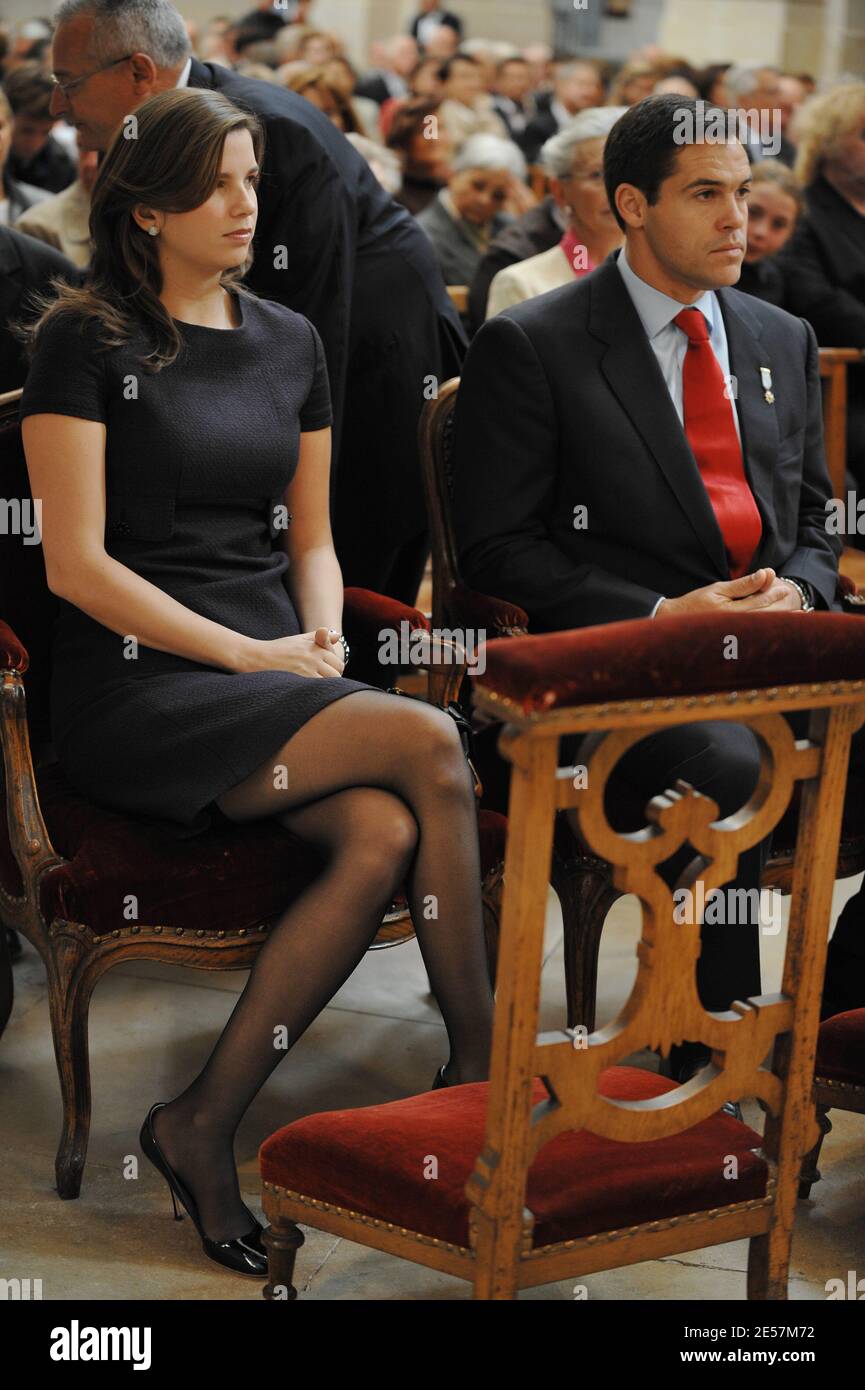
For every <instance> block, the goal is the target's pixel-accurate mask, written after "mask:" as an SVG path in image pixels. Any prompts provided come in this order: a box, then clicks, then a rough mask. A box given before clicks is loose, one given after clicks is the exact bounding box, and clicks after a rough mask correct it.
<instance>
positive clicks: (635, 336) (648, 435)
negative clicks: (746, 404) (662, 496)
mask: <svg viewBox="0 0 865 1390" xmlns="http://www.w3.org/2000/svg"><path fill="white" fill-rule="evenodd" d="M591 285H592V303H591V309H590V315H589V331H590V332H591V333H592V334H593V335H594V336H595V337H596V338H599V339H601V340H602V341H603V342H604V343H606V345H607V347H606V351H605V353H604V355H603V357H602V359H601V363H600V366H601V371H602V373H603V375H604V377H605V378H606V380H607V382H608V384H609V386H610V388H611V390H612V391H613V393H614V394H615V396H616V398H617V399H618V401H619V404H620V405H621V407H622V409H623V410H624V412H625V414H626V415H627V416H628V417H629V418H630V420H631V422H632V423H633V425H634V426H635V428H636V429H637V430H638V431H639V433H640V435H641V436H642V439H643V441H644V443H645V445H646V447H647V448H648V450H649V452H650V453H651V455H652V457H653V458H654V460H655V463H656V464H657V465H658V467H659V468H660V470H661V472H662V473H663V474H664V476H665V477H666V479H667V482H668V483H669V485H670V488H671V490H672V492H673V495H674V496H675V498H676V500H677V502H678V503H679V506H680V507H681V509H682V511H683V512H684V515H685V518H686V519H687V522H688V524H689V525H690V526H691V528H692V529H693V531H694V533H695V535H696V537H697V539H698V540H699V542H700V544H701V545H702V547H703V549H704V550H705V552H706V554H707V555H708V557H709V559H710V560H711V562H712V565H713V566H714V568H715V569H716V570H717V572H718V575H719V577H721V578H723V579H726V578H728V577H729V566H728V563H727V555H726V551H725V549H724V541H723V537H722V536H721V530H720V527H719V526H718V522H717V520H716V518H715V513H714V511H713V509H712V504H711V502H710V501H709V495H708V493H707V492H706V489H705V487H704V486H703V480H702V478H701V477H700V470H699V468H698V467H697V461H696V459H695V458H694V455H693V453H692V452H691V448H690V445H689V444H688V439H687V436H686V434H685V431H684V430H683V429H682V425H681V422H680V420H679V417H678V415H677V414H676V408H675V406H674V405H673V402H672V400H671V399H670V393H669V391H668V390H667V384H666V382H665V381H664V377H663V374H662V372H661V368H660V367H659V365H658V360H657V358H656V357H655V354H654V352H653V351H652V349H651V347H650V346H649V341H648V339H647V337H646V333H645V330H644V328H643V325H642V323H641V321H640V318H639V315H638V314H637V311H636V309H635V308H634V305H633V303H632V301H631V296H630V295H629V294H628V291H627V289H626V287H625V283H624V281H623V280H622V277H621V275H620V274H619V271H618V269H617V268H616V264H615V260H614V259H608V260H607V261H606V262H605V263H604V265H603V266H600V267H599V268H598V270H596V271H595V272H594V273H593V275H592V276H591Z"/></svg>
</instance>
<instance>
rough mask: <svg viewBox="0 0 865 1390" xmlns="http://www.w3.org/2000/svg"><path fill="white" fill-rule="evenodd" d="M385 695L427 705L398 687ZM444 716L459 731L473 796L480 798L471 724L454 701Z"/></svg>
mask: <svg viewBox="0 0 865 1390" xmlns="http://www.w3.org/2000/svg"><path fill="white" fill-rule="evenodd" d="M387 693H388V695H402V696H403V698H404V699H406V700H420V701H421V703H422V704H428V703H429V701H428V700H424V698H423V696H422V695H412V694H410V693H409V691H408V690H400V688H399V686H397V685H391V686H388V690H387ZM445 714H449V715H450V717H451V719H452V720H453V721H454V723H455V724H456V726H457V730H458V731H459V736H460V743H461V744H462V746H463V753H464V754H465V758H466V762H467V763H468V765H469V771H470V772H471V774H472V778H473V780H474V784H475V796H477V797H481V796H483V793H484V784H483V782H482V781H481V779H480V777H479V776H478V770H477V768H476V766H475V763H474V756H475V748H474V729H473V728H472V726H471V724H470V723H469V721H468V719H467V718H466V716H465V712H464V711H463V710H462V709H461V707H460V706H459V705H458V704H457V702H456V700H451V702H450V704H449V705H447V706H446V708H445Z"/></svg>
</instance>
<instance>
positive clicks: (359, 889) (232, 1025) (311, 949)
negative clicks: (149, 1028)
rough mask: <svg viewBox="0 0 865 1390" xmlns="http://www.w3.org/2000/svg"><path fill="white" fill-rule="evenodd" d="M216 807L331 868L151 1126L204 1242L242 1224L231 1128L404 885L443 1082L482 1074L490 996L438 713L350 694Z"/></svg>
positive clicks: (471, 855) (472, 822) (457, 789)
mask: <svg viewBox="0 0 865 1390" xmlns="http://www.w3.org/2000/svg"><path fill="white" fill-rule="evenodd" d="M324 679H327V678H324ZM218 804H219V806H220V807H221V809H222V810H223V811H224V813H225V814H226V815H227V816H229V817H230V818H231V819H232V820H238V821H241V820H252V819H258V818H260V817H263V816H277V817H278V818H279V819H280V820H281V821H282V823H283V824H284V825H285V826H286V827H287V828H288V829H289V830H292V831H293V832H295V833H296V834H297V835H299V836H300V837H301V838H303V839H306V840H308V841H309V842H311V843H312V844H314V845H315V846H316V847H317V848H319V849H320V850H322V851H323V852H324V855H325V858H326V867H325V869H324V870H323V872H322V873H321V874H320V875H319V876H318V877H317V878H316V880H315V882H314V883H312V884H311V886H310V887H309V888H308V889H306V891H305V892H304V893H303V894H302V895H301V896H300V897H299V898H297V899H296V900H295V901H294V902H293V903H292V905H291V907H290V908H288V910H287V911H286V912H285V914H284V915H283V916H282V918H280V920H279V921H278V922H277V923H276V925H275V926H274V927H272V928H271V930H270V933H269V935H268V938H267V940H266V941H265V943H264V945H263V946H262V947H261V950H260V951H259V953H258V955H257V957H256V960H255V964H254V966H253V968H252V970H251V971H250V975H249V979H248V981H247V983H246V986H245V988H244V990H243V993H242V994H241V996H240V998H239V999H238V1001H237V1004H236V1006H235V1008H234V1011H233V1013H232V1015H231V1017H230V1019H229V1020H228V1023H227V1024H226V1027H225V1029H224V1031H223V1033H222V1035H221V1036H220V1038H219V1041H218V1042H217V1044H216V1046H215V1048H214V1050H213V1052H212V1053H211V1056H210V1057H209V1059H208V1061H207V1063H206V1064H205V1067H204V1069H203V1071H202V1072H201V1073H200V1075H199V1076H197V1077H196V1078H195V1080H194V1081H193V1082H192V1083H191V1085H190V1086H188V1087H187V1089H186V1090H185V1091H184V1092H183V1093H182V1094H181V1095H180V1096H178V1097H177V1098H176V1099H175V1100H173V1101H171V1102H169V1104H168V1105H167V1106H166V1107H165V1108H164V1109H162V1110H159V1111H158V1112H157V1114H156V1117H155V1121H154V1130H155V1133H156V1137H157V1140H158V1141H159V1144H160V1146H161V1147H162V1149H163V1152H164V1153H165V1155H166V1157H167V1159H168V1161H169V1162H170V1163H171V1164H172V1165H173V1166H174V1167H175V1168H176V1170H177V1172H178V1174H179V1175H180V1177H181V1179H182V1180H183V1181H184V1182H185V1184H186V1186H187V1187H188V1188H189V1189H190V1191H191V1193H192V1195H193V1196H194V1198H195V1200H196V1201H197V1203H198V1206H199V1213H200V1216H201V1222H202V1225H203V1227H204V1230H205V1232H206V1234H207V1235H208V1236H210V1238H211V1239H212V1240H230V1239H233V1238H234V1237H236V1236H240V1235H243V1234H244V1233H245V1232H247V1231H248V1230H249V1229H250V1228H251V1226H252V1216H251V1215H250V1213H249V1211H248V1209H247V1208H246V1207H245V1206H244V1205H243V1202H242V1201H241V1196H240V1189H239V1185H238V1180H237V1170H236V1167H235V1163H234V1152H233V1144H234V1134H235V1131H236V1129H237V1126H238V1124H239V1122H240V1120H241V1118H242V1116H243V1115H244V1113H245V1111H246V1110H247V1108H248V1106H249V1105H250V1103H251V1101H252V1100H253V1098H254V1097H255V1096H256V1094H257V1093H258V1091H259V1090H260V1089H261V1087H262V1086H263V1084H264V1082H265V1081H266V1080H267V1077H268V1076H269V1075H270V1073H271V1072H272V1071H273V1070H274V1068H275V1067H276V1066H277V1064H278V1063H279V1062H280V1060H281V1059H282V1058H283V1057H284V1056H285V1052H286V1051H287V1049H288V1048H290V1047H291V1046H292V1045H293V1044H294V1043H295V1042H296V1040H297V1039H298V1038H299V1037H300V1036H301V1034H302V1033H303V1032H304V1030H305V1029H306V1028H307V1027H308V1026H309V1024H310V1023H311V1022H312V1021H313V1019H314V1018H315V1017H316V1016H317V1014H319V1013H320V1012H321V1010H322V1009H323V1008H324V1006H325V1005H326V1004H327V1002H328V1001H329V1000H330V999H331V998H332V996H333V995H334V994H335V993H336V991H337V990H338V989H339V987H340V985H341V984H342V983H343V981H344V980H345V979H346V978H347V977H348V976H349V975H350V974H351V972H352V971H353V970H354V968H355V966H356V965H357V964H358V962H359V961H360V960H361V958H362V957H363V954H364V952H365V951H366V950H367V948H368V946H369V945H370V943H371V942H372V940H373V938H374V937H375V934H376V932H377V930H378V927H379V925H380V922H381V917H382V914H383V913H384V912H385V911H386V910H387V908H388V906H389V904H390V902H391V899H392V897H393V895H394V893H395V892H396V891H397V890H398V889H399V888H400V887H401V886H402V885H403V884H404V885H405V887H406V891H407V893H408V899H409V906H410V908H411V912H412V920H413V923H414V926H415V930H416V933H417V938H418V943H419V945H420V949H421V952H422V955H423V959H424V964H425V965H426V969H427V973H428V975H429V979H430V985H431V987H432V991H433V993H434V995H435V997H436V1000H437V1002H438V1005H439V1008H440V1009H441V1013H442V1017H443V1019H444V1022H445V1026H446V1028H447V1032H448V1039H449V1043H450V1059H449V1062H448V1065H447V1067H446V1070H445V1076H446V1079H447V1080H448V1082H451V1083H458V1082H463V1081H476V1080H482V1079H484V1078H485V1077H486V1076H487V1074H488V1065H489V1046H490V1037H491V1029H492V991H491V988H490V983H489V977H488V974H487V966H486V956H485V952H484V941H483V925H482V907H481V893H480V864H479V857H478V843H477V828H476V827H477V816H476V810H475V799H474V794H473V790H472V783H471V778H470V775H469V771H468V768H467V765H466V762H465V758H464V756H463V752H462V747H461V745H460V741H459V737H458V735H457V733H456V730H455V727H454V725H453V721H452V720H451V719H450V718H449V717H448V716H447V715H445V714H443V713H442V712H441V711H439V710H436V709H434V708H432V707H431V706H428V705H424V704H422V703H420V702H418V701H414V700H404V699H400V698H398V697H396V696H393V695H390V696H389V695H385V694H384V693H383V692H379V691H374V690H362V691H355V692H353V693H352V694H350V695H346V696H344V697H343V698H342V699H340V700H337V701H335V702H334V703H333V704H331V705H329V706H327V708H326V709H324V710H321V711H320V712H319V713H318V714H317V715H315V716H314V718H312V719H310V720H309V721H308V723H307V724H305V725H304V726H303V728H301V729H300V730H299V731H298V732H297V733H296V734H295V735H294V736H293V737H292V738H291V739H290V741H289V742H288V743H286V744H285V745H284V746H283V747H282V748H281V749H280V750H279V751H278V752H277V753H276V755H275V756H274V757H273V758H272V759H268V762H267V764H266V765H265V766H263V767H261V768H259V769H257V771H256V772H254V773H253V774H252V775H251V776H250V777H248V778H247V779H246V780H245V781H244V782H242V783H240V784H239V786H237V787H234V788H232V789H231V790H230V791H229V792H226V793H225V794H224V795H223V796H221V797H220V798H219V800H218Z"/></svg>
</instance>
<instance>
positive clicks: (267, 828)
mask: <svg viewBox="0 0 865 1390" xmlns="http://www.w3.org/2000/svg"><path fill="white" fill-rule="evenodd" d="M37 782H38V786H39V800H40V804H41V806H42V812H43V815H44V817H45V821H46V824H47V826H48V832H49V835H50V837H51V841H52V843H53V845H54V848H55V849H56V850H57V852H58V854H62V855H63V857H64V858H65V859H67V860H68V861H69V862H68V863H66V864H61V865H58V866H57V867H56V868H54V869H51V870H49V872H48V873H47V874H45V875H44V877H43V879H42V882H41V885H40V889H41V892H40V906H41V910H42V913H43V915H44V917H45V920H46V921H48V922H51V921H53V919H54V918H56V917H61V918H64V919H66V920H68V921H73V922H83V923H85V924H86V925H87V926H89V927H90V928H91V930H92V931H94V932H95V933H96V935H97V936H104V935H107V934H108V933H109V932H111V931H114V930H116V929H118V928H120V929H128V928H129V927H130V926H131V925H133V923H135V922H138V923H140V924H141V925H142V926H159V925H162V926H166V927H168V928H170V929H174V928H177V927H183V928H184V929H185V930H199V929H201V930H206V931H232V932H236V931H237V930H238V928H241V927H246V928H249V927H254V926H256V925H257V924H258V923H260V922H267V921H270V920H272V919H274V918H275V917H277V916H278V915H279V914H280V913H281V912H283V911H284V910H285V907H286V905H287V904H288V903H289V902H290V901H291V900H292V899H293V898H294V897H296V896H297V894H298V893H300V892H301V891H302V889H303V888H304V887H305V886H306V885H307V884H308V883H310V882H311V881H312V880H313V879H314V878H315V877H316V875H317V874H318V873H319V872H320V870H321V866H322V861H321V859H320V858H319V857H318V855H317V854H316V852H315V851H314V850H313V849H312V848H311V847H310V846H309V845H307V844H305V843H304V842H303V841H301V840H300V839H298V838H297V837H296V836H294V835H292V834H291V833H290V832H289V831H288V830H285V829H284V828H283V827H282V826H280V825H278V824H277V822H276V821H274V820H262V821H256V822H249V823H247V824H241V825H232V824H228V823H226V824H218V825H217V824H215V825H214V826H213V827H212V828H211V829H210V830H208V831H206V832H205V833H204V834H202V835H198V836H196V837H195V838H194V839H193V840H183V839H175V838H173V837H171V836H168V835H166V834H164V833H163V832H161V831H160V830H159V828H158V827H154V826H151V825H149V824H147V823H146V822H143V821H137V820H135V819H132V818H127V817H125V816H123V815H120V814H116V813H115V812H113V811H109V810H105V809H103V808H102V807H99V806H95V805H93V804H92V803H91V802H89V801H87V800H85V799H84V798H83V797H81V796H79V795H78V793H77V792H75V791H74V789H73V788H72V787H70V785H69V783H68V781H67V780H66V778H65V776H64V774H63V772H62V770H61V768H60V766H59V765H58V764H57V763H54V764H51V765H50V766H47V767H44V768H42V769H40V771H39V772H38V774H37ZM506 832H507V821H506V820H505V818H504V817H503V816H500V815H496V814H495V813H494V812H489V811H483V812H481V813H480V816H479V833H480V842H481V865H482V869H483V872H484V874H486V873H488V872H489V871H490V870H491V869H493V868H494V867H495V866H496V865H497V864H499V863H501V862H502V860H503V858H504V848H505V837H506ZM0 878H2V881H3V883H4V885H7V886H8V888H9V889H10V890H12V891H16V884H17V891H19V892H20V879H19V878H18V875H17V870H16V869H15V867H14V860H12V857H11V851H10V848H9V840H8V833H7V829H6V819H5V816H3V817H0ZM129 894H134V895H135V896H136V897H137V899H138V904H137V914H136V916H135V917H131V918H130V917H124V915H123V911H124V906H125V905H126V899H127V897H128V895H129Z"/></svg>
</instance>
